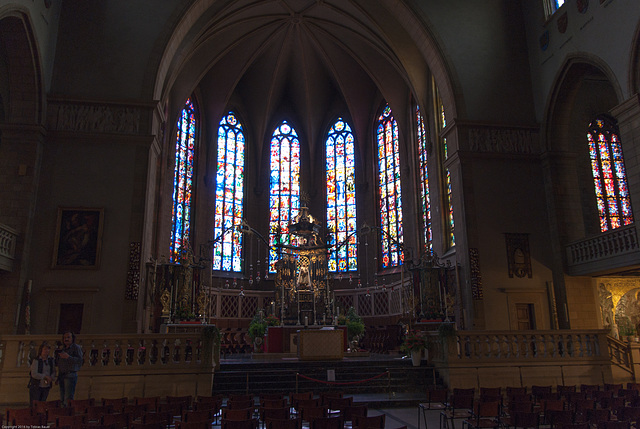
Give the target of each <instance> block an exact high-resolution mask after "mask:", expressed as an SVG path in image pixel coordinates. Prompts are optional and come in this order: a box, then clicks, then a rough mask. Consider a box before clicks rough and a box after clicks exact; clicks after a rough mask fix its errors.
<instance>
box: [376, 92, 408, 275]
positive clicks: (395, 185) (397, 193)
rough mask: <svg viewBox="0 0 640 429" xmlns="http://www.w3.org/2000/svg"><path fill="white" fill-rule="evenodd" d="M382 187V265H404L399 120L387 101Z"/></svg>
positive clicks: (381, 136)
mask: <svg viewBox="0 0 640 429" xmlns="http://www.w3.org/2000/svg"><path fill="white" fill-rule="evenodd" d="M377 139H378V182H379V183H378V186H379V192H380V225H381V228H382V231H383V232H382V234H381V237H380V238H381V240H382V243H381V244H382V246H381V249H382V268H388V267H395V266H398V265H402V262H403V259H404V255H403V252H402V248H401V245H402V243H403V230H402V190H401V187H400V151H399V144H398V123H397V122H396V120H395V119H394V117H393V115H392V113H391V108H390V107H389V105H388V104H387V105H386V106H385V108H384V110H383V111H382V114H381V115H380V117H379V118H378V129H377Z"/></svg>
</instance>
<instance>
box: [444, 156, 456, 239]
mask: <svg viewBox="0 0 640 429" xmlns="http://www.w3.org/2000/svg"><path fill="white" fill-rule="evenodd" d="M446 171H447V173H446V174H447V204H448V206H449V213H448V217H449V228H448V230H449V245H450V246H451V247H453V246H455V245H456V235H455V229H456V228H455V226H456V225H455V223H454V222H453V202H452V201H451V200H452V198H453V191H452V189H451V173H450V172H449V169H448V168H447V169H446Z"/></svg>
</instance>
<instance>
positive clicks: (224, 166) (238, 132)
mask: <svg viewBox="0 0 640 429" xmlns="http://www.w3.org/2000/svg"><path fill="white" fill-rule="evenodd" d="M244 143H245V141H244V132H243V130H242V124H241V123H240V122H239V121H238V118H237V117H236V115H235V114H234V113H233V112H229V113H228V114H227V115H226V116H225V117H223V118H222V120H221V121H220V124H219V126H218V150H217V152H218V155H217V166H216V191H215V192H216V205H215V214H214V221H213V228H214V229H213V237H214V240H216V241H215V242H214V245H213V269H214V270H221V271H234V272H240V271H241V270H242V233H241V232H239V231H237V230H235V229H233V228H231V227H236V226H238V225H240V224H241V223H242V215H243V199H244ZM230 228H231V229H230ZM223 233H224V235H223Z"/></svg>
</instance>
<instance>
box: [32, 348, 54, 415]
mask: <svg viewBox="0 0 640 429" xmlns="http://www.w3.org/2000/svg"><path fill="white" fill-rule="evenodd" d="M50 351H51V346H50V345H49V343H47V342H46V341H45V342H43V343H42V344H40V347H38V356H37V357H36V358H35V359H34V360H33V361H32V362H31V374H30V375H31V379H30V382H29V404H32V405H33V401H46V400H47V396H49V391H50V390H51V386H52V385H53V380H54V378H55V376H56V367H55V361H54V359H53V357H49V352H50Z"/></svg>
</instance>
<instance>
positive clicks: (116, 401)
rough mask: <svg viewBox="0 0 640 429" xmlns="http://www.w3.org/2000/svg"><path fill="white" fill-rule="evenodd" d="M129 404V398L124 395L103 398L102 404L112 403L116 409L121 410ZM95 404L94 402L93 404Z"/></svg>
mask: <svg viewBox="0 0 640 429" xmlns="http://www.w3.org/2000/svg"><path fill="white" fill-rule="evenodd" d="M128 404H129V398H127V397H126V396H123V397H122V398H102V405H111V406H112V407H113V409H114V410H120V409H122V407H124V406H125V405H128ZM93 405H95V404H92V406H93Z"/></svg>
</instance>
